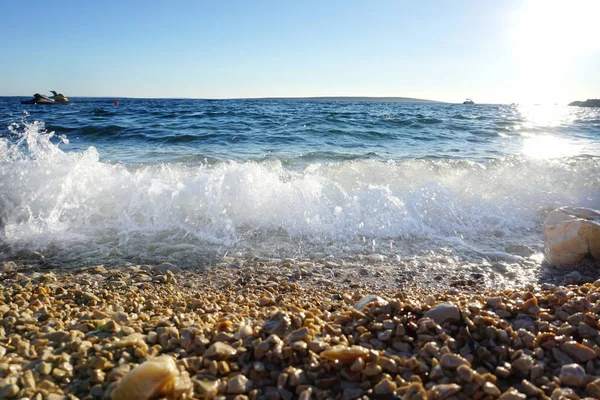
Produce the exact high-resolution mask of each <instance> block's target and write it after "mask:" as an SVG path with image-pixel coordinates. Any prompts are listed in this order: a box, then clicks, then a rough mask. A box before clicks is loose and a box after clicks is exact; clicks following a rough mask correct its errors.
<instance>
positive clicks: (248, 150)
mask: <svg viewBox="0 0 600 400" xmlns="http://www.w3.org/2000/svg"><path fill="white" fill-rule="evenodd" d="M26 99H27V98H26V97H23V98H19V97H0V261H2V260H4V261H9V260H13V261H19V260H20V261H23V260H24V261H25V262H29V261H31V260H38V261H37V262H40V260H43V262H44V263H46V264H48V265H54V266H59V267H65V268H67V267H70V266H85V265H96V264H103V265H124V264H129V263H134V264H160V263H165V262H166V263H172V264H175V265H178V266H181V267H187V268H193V267H202V266H209V265H211V264H214V263H215V262H218V260H220V259H223V258H224V257H231V256H239V257H241V256H246V257H255V258H263V259H295V260H312V261H313V262H317V263H318V262H327V261H331V262H337V263H338V264H339V265H344V261H347V260H354V261H356V260H365V262H366V263H367V264H368V263H378V262H385V263H389V264H390V265H393V264H394V263H406V262H410V261H415V260H421V261H422V263H421V264H419V265H422V268H423V269H426V268H427V265H431V263H437V264H438V265H442V264H443V265H444V266H445V267H444V268H447V269H448V270H451V269H452V268H454V267H457V266H460V265H464V264H465V263H468V264H469V265H478V266H479V267H480V268H492V267H494V265H495V268H497V264H498V263H500V264H506V265H511V266H513V267H514V268H513V269H512V271H513V275H512V277H511V276H507V277H506V279H519V274H516V275H515V274H514V271H515V270H517V271H518V270H519V269H521V270H523V271H525V272H523V274H522V276H521V277H524V276H527V275H530V274H531V273H532V271H534V272H535V271H538V270H539V268H541V267H542V266H543V264H544V255H543V254H544V241H543V222H544V218H545V217H546V215H547V214H548V213H549V212H550V211H551V210H553V209H556V208H558V207H561V206H574V207H590V208H595V209H600V109H599V108H580V107H567V106H563V105H518V104H474V105H464V104H448V103H435V102H394V101H377V99H372V101H352V100H351V99H337V100H331V99H260V100H258V99H246V100H201V99H133V98H114V99H113V98H72V99H71V100H72V104H71V105H67V106H44V105H24V104H20V101H21V100H26ZM532 266H533V267H532Z"/></svg>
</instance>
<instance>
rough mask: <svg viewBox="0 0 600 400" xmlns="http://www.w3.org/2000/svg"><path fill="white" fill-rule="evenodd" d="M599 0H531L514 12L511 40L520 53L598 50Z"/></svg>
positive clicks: (549, 54) (535, 54) (561, 53)
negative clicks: (515, 14)
mask: <svg viewBox="0 0 600 400" xmlns="http://www.w3.org/2000/svg"><path fill="white" fill-rule="evenodd" d="M599 15H600V1H598V0H571V1H563V0H543V1H542V0H530V1H527V2H526V3H524V6H523V8H522V9H521V10H520V11H519V12H518V13H517V16H516V26H515V30H514V32H513V33H514V38H513V39H514V40H515V42H516V43H515V45H516V50H517V52H518V53H522V55H523V56H527V55H528V56H529V57H530V58H534V57H539V56H541V57H543V58H548V57H556V56H559V57H570V56H574V55H579V54H586V53H591V52H596V51H600V41H599V40H598V34H597V26H598V16H599Z"/></svg>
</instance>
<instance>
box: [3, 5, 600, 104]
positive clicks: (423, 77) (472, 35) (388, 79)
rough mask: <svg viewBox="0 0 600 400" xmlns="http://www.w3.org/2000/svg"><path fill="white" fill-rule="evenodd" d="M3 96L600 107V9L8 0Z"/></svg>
mask: <svg viewBox="0 0 600 400" xmlns="http://www.w3.org/2000/svg"><path fill="white" fill-rule="evenodd" d="M0 10H2V22H1V23H0V49H2V53H3V57H2V61H1V62H0V96H26V97H30V96H31V95H33V94H34V93H36V92H39V93H44V94H48V91H49V90H57V91H59V92H61V93H64V94H65V95H67V96H70V97H77V96H93V97H115V98H118V97H160V98H171V97H176V98H248V97H251V98H253V97H313V96H399V97H413V98H421V99H430V100H438V101H446V102H462V101H463V100H464V99H465V98H467V97H469V98H472V99H473V100H474V101H475V102H477V103H526V102H539V103H542V102H543V103H547V102H558V103H565V102H567V103H568V102H570V101H573V100H585V99H587V98H600V79H599V78H598V71H600V40H598V39H597V38H598V32H597V29H595V27H596V26H597V17H598V15H600V1H598V0H569V1H566V0H565V1H558V0H557V1H555V0H545V1H541V0H540V1H537V0H531V1H530V0H423V1H414V0H406V1H405V0H343V1H342V0H304V1H296V0H252V1H251V0H246V1H244V0H219V1H217V0H211V1H208V0H191V1H183V0H170V1H166V0H165V1H158V0H143V1H139V0H127V1H115V0H102V1H81V0H76V1H67V0H54V1H40V0H31V1H14V0H0Z"/></svg>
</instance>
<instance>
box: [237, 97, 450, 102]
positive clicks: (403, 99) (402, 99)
mask: <svg viewBox="0 0 600 400" xmlns="http://www.w3.org/2000/svg"><path fill="white" fill-rule="evenodd" d="M239 100H303V101H304V100H306V101H368V102H392V103H443V101H437V100H425V99H415V98H412V97H367V96H317V97H258V98H247V99H239Z"/></svg>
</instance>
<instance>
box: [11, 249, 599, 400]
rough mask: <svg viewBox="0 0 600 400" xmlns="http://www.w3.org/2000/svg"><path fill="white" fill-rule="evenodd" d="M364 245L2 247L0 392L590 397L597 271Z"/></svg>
mask: <svg viewBox="0 0 600 400" xmlns="http://www.w3.org/2000/svg"><path fill="white" fill-rule="evenodd" d="M370 261H371V263H372V265H369V264H367V265H365V266H363V268H364V269H363V270H361V269H360V268H358V269H348V268H345V269H344V268H342V267H341V266H339V265H336V264H335V263H330V264H329V265H326V264H325V263H323V265H321V266H320V267H319V268H315V265H314V263H312V262H296V261H294V260H280V261H278V262H277V263H275V262H269V261H265V260H263V261H261V260H257V259H255V260H247V261H246V262H242V261H241V260H230V262H229V268H225V269H223V268H211V269H207V270H205V271H191V270H181V269H179V268H177V267H175V266H172V265H169V264H164V265H161V266H137V265H129V266H122V267H114V268H109V267H103V266H95V267H87V268H80V269H71V270H68V271H61V270H57V269H52V270H45V269H43V268H39V267H35V266H27V265H22V264H15V263H12V262H7V263H4V264H3V265H0V285H1V287H2V291H1V294H0V316H1V324H0V379H1V380H0V382H1V383H0V398H15V399H19V398H29V399H36V400H41V399H52V400H57V399H62V398H71V399H75V398H79V399H104V398H106V399H110V398H115V399H119V398H127V397H130V398H131V397H135V398H163V397H164V398H194V399H201V398H222V399H239V400H242V399H260V398H264V399H286V400H287V399H292V398H301V399H309V398H313V399H329V398H339V399H355V398H374V399H375V398H381V399H388V398H389V399H392V398H408V399H425V398H427V399H450V398H456V399H487V398H490V399H491V398H502V399H521V398H522V399H525V398H553V399H554V398H557V399H559V398H585V397H589V398H599V397H600V335H598V330H599V329H600V324H599V314H600V281H595V282H588V283H581V284H578V285H567V286H555V285H553V284H549V283H539V284H528V285H524V286H522V287H519V288H512V289H506V288H501V287H497V286H494V285H489V284H487V282H486V280H485V277H484V278H482V279H471V278H469V277H467V278H466V279H463V277H460V276H458V277H453V278H447V277H443V278H442V279H439V280H435V279H434V280H433V281H434V282H438V284H437V285H427V284H426V281H423V280H419V279H412V280H411V279H405V278H402V277H401V278H400V280H398V279H396V278H395V277H389V276H386V275H385V274H386V270H385V269H381V268H382V267H381V266H380V265H379V264H377V263H376V261H377V260H370ZM361 271H362V272H361ZM573 276H574V275H573ZM427 279H429V278H427ZM469 279H470V280H471V281H469ZM159 356H166V357H160V358H159V360H162V361H164V360H166V361H168V363H170V362H171V361H170V360H172V362H174V364H173V365H174V367H173V368H171V369H169V370H168V372H165V371H167V369H163V370H160V371H162V372H161V373H164V374H166V375H165V376H166V379H165V381H164V382H162V383H160V384H155V383H156V375H154V378H152V379H151V378H150V376H149V375H147V374H145V372H146V371H147V370H148V368H146V370H145V371H144V366H148V365H149V363H150V362H152V360H155V359H156V357H159ZM149 360H150V361H149ZM157 362H158V361H157ZM168 363H167V364H168ZM140 365H141V366H142V367H140ZM168 365H171V364H168ZM136 367H137V368H136ZM157 368H158V367H157ZM165 368H166V367H165ZM169 368H170V367H169ZM130 371H133V372H130ZM128 373H130V375H129V376H132V375H133V374H136V373H137V375H135V380H136V381H137V382H138V383H139V384H136V385H134V386H131V385H129V386H127V383H126V382H127V378H124V377H126V376H127V374H128ZM124 393H125V394H124ZM123 396H125V397H123Z"/></svg>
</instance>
